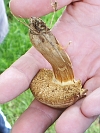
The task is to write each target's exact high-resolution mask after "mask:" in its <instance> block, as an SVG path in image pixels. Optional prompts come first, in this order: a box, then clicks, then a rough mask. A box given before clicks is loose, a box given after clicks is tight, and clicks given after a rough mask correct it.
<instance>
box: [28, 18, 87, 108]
mask: <svg viewBox="0 0 100 133" xmlns="http://www.w3.org/2000/svg"><path fill="white" fill-rule="evenodd" d="M29 29H30V33H29V35H30V40H31V42H32V44H33V46H34V47H35V48H36V49H37V50H38V51H39V52H40V53H41V54H42V55H43V56H44V58H45V59H46V60H47V61H48V62H49V63H50V64H51V66H52V70H48V69H41V70H40V71H39V72H38V73H37V74H36V76H35V77H34V78H33V80H32V82H31V84H30V89H31V91H32V93H33V95H34V96H35V98H36V99H37V100H38V101H40V102H42V103H43V104H46V105H48V106H51V107H54V108H66V107H69V106H71V105H72V104H74V103H75V102H76V101H78V100H79V99H81V98H83V97H85V96H86V92H87V90H86V89H83V88H82V84H81V81H80V80H77V81H76V80H75V79H74V73H73V69H72V64H71V61H70V59H69V57H68V55H67V54H66V53H65V51H64V50H63V48H62V47H61V46H60V44H59V43H58V41H57V40H56V38H55V37H54V35H53V34H52V33H51V31H50V29H49V28H48V27H47V26H46V24H45V23H44V22H43V21H42V20H41V19H40V18H36V17H33V18H30V25H29Z"/></svg>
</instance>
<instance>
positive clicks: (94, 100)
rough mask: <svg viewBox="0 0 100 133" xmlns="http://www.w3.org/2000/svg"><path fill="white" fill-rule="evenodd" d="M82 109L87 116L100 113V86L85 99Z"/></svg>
mask: <svg viewBox="0 0 100 133" xmlns="http://www.w3.org/2000/svg"><path fill="white" fill-rule="evenodd" d="M81 110H82V113H83V114H84V115H85V116H87V117H92V116H96V115H99V114H100V87H99V88H97V89H96V90H94V91H93V92H92V93H91V94H90V95H89V96H87V97H86V98H85V99H84V101H83V103H82V106H81Z"/></svg>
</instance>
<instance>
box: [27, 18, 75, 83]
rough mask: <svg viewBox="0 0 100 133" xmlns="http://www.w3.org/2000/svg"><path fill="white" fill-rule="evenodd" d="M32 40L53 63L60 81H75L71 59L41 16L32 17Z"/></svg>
mask: <svg viewBox="0 0 100 133" xmlns="http://www.w3.org/2000/svg"><path fill="white" fill-rule="evenodd" d="M29 35H30V40H31V42H32V44H33V45H34V47H35V48H36V49H37V50H38V51H39V52H40V53H41V54H42V55H43V56H44V57H45V59H46V60H47V61H48V62H49V63H50V64H51V66H52V68H53V72H54V76H55V79H56V80H57V81H59V82H60V83H63V82H67V81H74V74H73V70H72V65H71V61H70V59H69V57H68V55H67V54H66V53H65V52H64V50H63V49H62V48H61V46H60V45H59V43H58V41H57V40H56V38H55V37H54V36H53V34H52V33H51V31H50V29H49V28H47V27H46V25H45V23H44V22H43V21H42V20H41V19H39V18H35V17H34V18H31V19H30V34H29Z"/></svg>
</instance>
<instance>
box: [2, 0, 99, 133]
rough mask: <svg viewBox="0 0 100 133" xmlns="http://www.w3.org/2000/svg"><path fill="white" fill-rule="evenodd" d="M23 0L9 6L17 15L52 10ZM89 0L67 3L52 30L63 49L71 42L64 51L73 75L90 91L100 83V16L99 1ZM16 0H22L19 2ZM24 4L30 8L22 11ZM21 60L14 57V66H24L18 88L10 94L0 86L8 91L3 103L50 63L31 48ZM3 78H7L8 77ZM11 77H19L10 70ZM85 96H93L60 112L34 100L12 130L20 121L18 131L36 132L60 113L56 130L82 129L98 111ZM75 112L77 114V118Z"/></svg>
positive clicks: (26, 7) (43, 129) (18, 67)
mask: <svg viewBox="0 0 100 133" xmlns="http://www.w3.org/2000/svg"><path fill="white" fill-rule="evenodd" d="M22 1H23V0H22ZM22 1H20V0H17V1H15V0H12V4H11V8H12V11H13V12H15V14H16V15H19V14H20V16H23V17H30V16H32V15H33V16H34V11H35V16H42V15H43V14H46V13H48V12H50V10H51V6H50V5H48V4H49V3H48V1H43V3H42V4H44V5H48V6H49V7H48V8H47V6H46V7H44V10H43V9H42V8H43V5H42V4H40V5H39V8H35V6H34V5H33V1H31V0H30V1H29V0H28V1H27V0H26V1H27V2H28V3H30V8H29V6H27V2H24V1H25V0H24V1H23V2H22ZM73 1H75V0H73ZM88 1H89V0H84V1H82V2H81V1H80V2H75V3H73V4H72V5H69V6H68V8H67V10H66V11H65V12H64V14H63V15H62V17H61V18H60V21H58V22H57V24H56V25H55V27H54V28H53V29H52V32H53V34H54V35H55V36H56V38H57V39H58V41H59V42H60V44H61V45H63V48H65V49H66V44H68V42H69V41H72V43H71V45H70V46H68V47H67V49H66V51H67V53H68V54H69V56H70V58H71V61H72V65H73V69H74V73H75V78H76V79H81V81H82V83H83V84H84V87H85V88H86V89H88V90H89V93H90V92H91V91H93V90H94V89H96V88H97V87H99V85H100V83H99V82H98V81H99V80H100V78H99V71H100V70H99V64H100V53H99V51H100V45H99V41H100V38H99V34H100V30H99V29H100V25H99V23H100V19H99V17H98V16H100V14H99V12H100V9H99V8H100V7H99V5H100V2H98V0H97V3H96V1H95V5H94V3H93V2H94V1H93V2H92V0H91V3H88ZM60 2H61V3H60ZM19 3H21V4H22V5H21V4H19ZM40 3H41V1H40ZM18 4H19V5H18ZM23 4H24V8H25V10H28V11H29V12H26V14H25V12H23V11H24V10H23ZM25 4H26V5H25ZM35 4H37V5H38V1H35ZM60 4H61V5H60ZM67 4H68V2H67V1H65V3H64V1H63V3H62V1H59V2H58V5H59V6H60V7H63V6H64V5H67ZM13 5H14V6H13ZM17 6H18V8H19V7H20V10H19V9H18V10H17ZM21 6H22V8H21ZM32 6H33V7H34V8H33V7H32ZM13 7H14V8H13ZM33 10H34V11H33ZM40 11H41V12H40ZM30 54H31V55H30ZM27 58H28V65H23V67H22V66H21V67H20V65H21V64H22V63H23V62H24V63H25V64H26V59H27ZM40 59H41V60H40ZM22 60H23V62H22ZM22 60H19V61H17V62H16V63H15V64H14V65H13V66H14V67H16V66H17V69H18V70H21V69H22V68H23V71H21V72H24V75H26V76H25V77H24V75H22V77H21V75H20V74H21V73H17V74H19V75H20V81H19V84H17V86H18V87H19V88H18V89H17V91H16V90H14V91H13V92H12V94H9V93H8V94H6V92H7V90H6V86H5V87H4V86H3V87H2V88H3V90H0V91H1V92H3V94H6V95H7V97H6V98H5V97H3V96H4V95H2V97H0V100H1V102H2V103H3V102H5V101H8V100H10V99H12V98H14V97H15V96H17V95H18V94H20V93H21V92H22V91H24V90H25V89H26V88H27V87H28V85H29V83H30V81H31V79H32V77H33V76H34V75H35V74H36V73H37V71H38V70H39V69H40V68H42V67H50V65H49V64H48V63H47V61H46V60H45V59H44V58H43V57H42V56H41V55H40V54H39V53H38V52H37V51H36V50H35V49H33V48H32V49H31V50H30V51H29V52H28V53H27V54H26V55H25V56H24V57H22ZM32 60H34V62H35V64H33V63H32ZM38 60H39V62H38ZM18 62H19V63H18ZM24 66H25V67H24ZM29 66H31V67H30V69H27V68H29ZM10 69H11V70H8V71H7V72H8V73H9V71H10V73H11V72H12V73H15V70H14V69H12V68H10ZM13 71H14V72H13ZM33 71H34V72H33ZM7 72H5V73H7ZM17 72H18V71H17ZM5 73H4V74H3V77H4V78H5ZM2 79H3V78H2ZM6 80H7V82H8V79H6ZM14 80H18V79H16V77H15V79H14V74H13V81H14ZM23 80H26V81H27V82H25V83H24V84H23ZM2 81H3V80H0V82H2ZM3 82H4V81H3ZM5 83H6V81H5ZM11 83H12V81H10V79H9V84H11ZM19 85H20V86H19ZM13 87H16V86H14V85H12V84H11V86H10V89H11V88H13ZM97 90H98V89H97ZM88 97H90V99H92V98H91V94H90V95H89V96H87V98H86V99H85V100H83V104H82V100H81V101H79V102H77V103H76V104H75V105H73V106H71V107H69V108H68V109H67V110H65V111H64V112H63V113H62V111H61V110H56V109H52V108H49V107H47V106H44V105H42V104H40V103H39V102H37V101H34V102H33V103H32V105H31V106H30V107H29V109H28V110H26V112H25V113H24V114H23V115H22V116H21V118H19V120H18V121H17V123H16V124H15V126H14V128H13V131H17V130H16V129H18V128H19V127H21V125H22V127H21V132H22V131H23V132H25V133H26V132H30V133H31V132H33V131H34V132H38V133H39V132H44V131H45V130H46V128H47V127H48V126H50V124H51V123H53V122H54V121H55V119H57V117H58V116H59V115H60V114H61V113H62V115H61V116H60V118H59V119H58V121H57V126H56V130H57V131H58V132H60V131H61V132H63V133H64V132H71V133H72V132H74V133H76V132H77V133H78V132H79V133H80V132H84V131H85V130H86V129H87V128H88V127H89V125H90V124H91V123H92V122H93V121H94V119H95V118H96V117H94V118H93V117H92V116H94V115H98V114H93V109H91V108H90V109H91V110H89V108H88V107H91V105H92V104H93V103H95V101H93V102H92V103H91V104H90V102H91V100H90V102H89V101H88V99H89V98H88ZM81 104H82V105H81ZM80 108H81V110H80ZM85 108H86V109H85ZM99 110H100V109H99ZM81 111H82V112H83V113H82V112H81ZM33 112H34V113H33ZM99 113H100V112H99ZM83 114H85V115H86V116H87V117H85V116H84V115H83ZM77 116H79V117H78V118H77ZM88 117H90V118H88ZM35 120H36V121H37V123H35ZM76 121H77V122H76ZM33 123H34V126H33ZM81 123H82V124H81ZM83 123H84V124H83ZM23 125H25V126H23ZM39 125H42V128H38V126H39ZM66 125H67V128H66ZM70 125H71V126H70ZM26 127H27V128H26ZM71 127H73V128H71ZM74 129H75V130H74ZM13 131H12V132H13ZM19 132H20V131H19Z"/></svg>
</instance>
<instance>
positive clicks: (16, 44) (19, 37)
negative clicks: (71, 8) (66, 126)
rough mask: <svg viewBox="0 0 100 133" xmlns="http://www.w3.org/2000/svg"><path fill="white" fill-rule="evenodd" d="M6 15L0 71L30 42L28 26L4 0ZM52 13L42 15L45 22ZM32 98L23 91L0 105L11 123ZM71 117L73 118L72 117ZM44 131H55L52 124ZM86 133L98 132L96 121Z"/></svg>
mask: <svg viewBox="0 0 100 133" xmlns="http://www.w3.org/2000/svg"><path fill="white" fill-rule="evenodd" d="M5 5H6V10H7V15H8V19H9V33H8V35H7V37H6V38H5V40H4V42H3V43H2V45H0V73H2V72H3V71H5V70H6V69H7V68H8V67H9V66H10V65H11V64H12V63H13V62H14V61H15V60H17V59H18V58H19V57H20V56H21V55H23V54H24V53H25V52H26V51H27V50H28V49H29V48H30V47H31V43H30V40H29V36H28V28H27V27H25V26H24V25H23V24H22V23H19V22H18V21H17V20H16V19H15V18H14V17H13V16H12V15H11V14H10V11H9V8H8V1H6V0H5ZM62 12H63V9H62V10H60V11H58V12H57V13H56V15H55V17H54V21H53V24H54V23H55V22H56V21H57V19H58V17H59V16H60V15H61V14H62ZM52 15H53V14H52V13H51V14H49V15H47V16H45V17H42V19H43V20H44V21H45V22H46V24H47V25H48V26H49V25H50V20H51V18H52ZM32 100H33V96H32V94H31V92H30V90H27V91H25V92H24V93H23V94H21V95H20V96H18V97H17V98H15V99H14V100H12V101H10V102H8V103H5V104H3V105H0V107H1V108H2V110H3V112H4V114H5V115H6V116H7V119H8V121H9V122H10V124H11V125H13V124H14V122H15V121H16V120H17V119H18V117H19V116H20V115H21V114H22V113H23V112H24V111H25V110H26V109H27V108H28V106H29V105H30V104H31V102H32ZM72 119H73V118H72ZM46 133H55V130H54V125H52V126H51V127H50V128H49V129H48V130H47V131H46ZM86 133H99V126H98V121H96V122H95V123H94V124H92V126H91V127H90V128H89V129H88V130H87V131H86Z"/></svg>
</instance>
